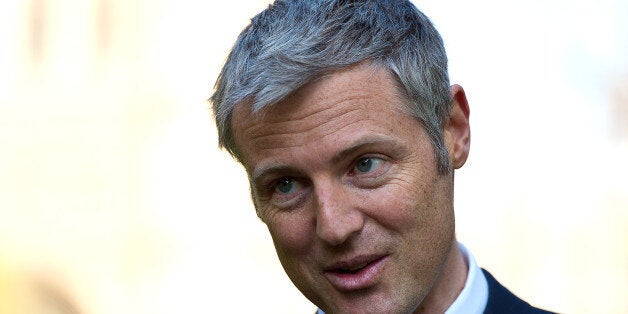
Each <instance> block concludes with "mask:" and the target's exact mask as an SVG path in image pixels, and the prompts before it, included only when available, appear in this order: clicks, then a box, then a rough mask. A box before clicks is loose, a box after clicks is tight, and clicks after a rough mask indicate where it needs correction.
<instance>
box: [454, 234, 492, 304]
mask: <svg viewBox="0 0 628 314" xmlns="http://www.w3.org/2000/svg"><path fill="white" fill-rule="evenodd" d="M458 248H460V252H461V253H462V256H463V257H464V260H465V262H466V263H467V266H468V267H469V272H468V273H467V280H466V281H465V283H464V288H462V291H460V294H458V297H457V298H456V300H454V303H452V304H451V305H450V306H449V308H448V309H447V311H445V314H463V313H464V314H466V313H469V314H471V313H483V312H484V308H486V303H487V302H488V282H486V277H484V273H483V272H482V269H480V267H479V266H478V264H477V263H476V262H475V258H473V254H471V252H470V251H469V250H468V249H467V248H466V247H465V246H464V245H463V244H462V243H460V242H458Z"/></svg>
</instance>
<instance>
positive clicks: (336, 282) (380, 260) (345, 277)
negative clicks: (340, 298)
mask: <svg viewBox="0 0 628 314" xmlns="http://www.w3.org/2000/svg"><path fill="white" fill-rule="evenodd" d="M387 257H388V255H367V256H359V257H356V258H353V259H350V260H347V261H342V262H339V263H336V264H333V265H332V266H331V267H328V268H326V269H325V271H324V275H325V278H327V280H328V281H329V282H330V283H331V284H332V285H333V286H334V287H335V288H336V289H338V290H340V291H353V290H360V289H364V288H368V287H370V286H373V285H374V284H375V283H376V282H377V279H378V277H379V275H380V274H381V273H382V271H383V269H384V264H385V263H386V260H387ZM364 263H367V264H366V266H364V267H363V268H362V269H360V270H358V271H356V272H343V271H341V269H342V268H352V267H355V266H356V265H360V264H364Z"/></svg>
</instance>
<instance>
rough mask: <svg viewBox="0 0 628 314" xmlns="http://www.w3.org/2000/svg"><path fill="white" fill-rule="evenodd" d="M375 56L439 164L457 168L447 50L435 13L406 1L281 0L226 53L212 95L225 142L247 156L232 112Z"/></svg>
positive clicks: (264, 104) (272, 99) (260, 105)
mask: <svg viewBox="0 0 628 314" xmlns="http://www.w3.org/2000/svg"><path fill="white" fill-rule="evenodd" d="M363 61H369V62H372V63H373V64H376V65H380V66H383V67H384V68H386V69H388V70H389V71H390V72H391V73H393V74H394V75H393V76H394V77H395V79H396V80H397V83H398V85H399V87H400V88H399V89H400V91H401V92H402V93H403V94H404V96H405V98H406V99H407V101H408V104H407V105H408V107H409V109H410V112H411V113H412V115H414V116H415V117H416V118H417V119H418V120H419V121H420V123H421V124H422V125H423V128H424V129H425V130H426V132H427V134H428V136H429V138H430V140H431V142H432V145H433V147H434V152H435V157H436V160H437V161H438V171H439V173H441V174H446V173H449V172H450V171H451V165H450V162H449V154H448V153H447V148H446V147H445V144H444V139H443V127H444V124H445V123H446V121H447V118H448V116H449V111H450V110H451V96H450V92H449V88H450V86H449V77H448V74H447V55H446V53H445V47H444V44H443V41H442V39H441V37H440V35H439V34H438V31H436V29H435V28H434V26H433V25H432V23H431V22H430V20H429V19H428V18H427V17H426V16H425V15H424V14H423V13H421V12H420V11H419V10H418V9H417V8H416V7H415V6H414V5H413V4H412V3H410V2H409V1H407V0H362V1H359V0H354V1H351V0H277V1H275V3H273V4H271V5H270V6H269V7H268V8H267V9H266V10H264V11H262V12H261V13H259V14H258V15H257V16H255V17H254V18H253V19H252V20H251V24H250V25H248V26H247V27H246V28H245V29H244V30H243V31H242V33H240V36H239V37H238V40H237V41H236V43H235V45H234V47H233V49H232V51H231V53H230V54H229V56H228V57H227V61H226V62H225V65H224V67H223V68H222V71H221V73H220V75H219V76H218V79H217V81H216V85H215V92H214V94H213V95H212V96H211V98H210V101H211V102H212V105H213V110H214V114H215V118H216V125H217V127H218V142H219V146H220V147H222V148H225V149H226V150H227V151H228V152H229V153H230V154H231V155H232V156H234V157H235V158H236V159H238V160H239V161H240V162H243V160H242V158H241V157H242V156H240V154H239V153H238V149H237V146H236V143H235V140H234V135H233V130H232V126H231V118H232V116H233V111H234V108H235V106H236V105H238V104H241V103H247V105H249V104H250V105H251V106H252V109H253V112H257V111H259V110H260V109H263V108H265V107H267V106H270V105H272V104H275V103H277V102H279V101H281V100H282V99H283V98H285V97H286V96H288V95H289V94H291V93H293V92H294V91H296V90H297V89H299V88H300V87H302V86H303V85H305V84H307V83H308V82H311V81H312V80H314V79H316V78H318V77H320V76H322V75H325V74H330V73H333V72H334V71H338V70H340V69H342V68H345V67H348V66H351V65H354V64H357V63H359V62H363Z"/></svg>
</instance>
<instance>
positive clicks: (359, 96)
mask: <svg viewBox="0 0 628 314" xmlns="http://www.w3.org/2000/svg"><path fill="white" fill-rule="evenodd" d="M356 67H357V66H356ZM356 67H351V68H348V69H347V70H342V71H338V72H335V73H332V74H330V75H328V76H324V77H320V78H319V79H317V80H315V81H312V82H310V83H309V84H306V85H305V86H303V87H302V88H300V89H298V90H297V91H295V92H294V93H293V94H291V95H289V96H288V97H286V98H285V99H284V100H282V101H280V102H278V103H276V104H274V105H272V106H270V107H267V108H264V109H262V110H260V111H258V112H253V111H252V108H251V106H250V105H247V104H244V103H242V104H240V105H238V106H236V108H235V112H234V115H233V118H232V126H233V128H232V129H233V131H234V135H235V137H236V143H238V142H239V143H240V144H241V143H243V140H245V141H247V142H248V143H249V145H248V147H247V148H248V149H246V150H248V151H249V153H253V151H254V152H255V153H262V152H263V151H265V150H267V149H282V148H293V147H297V146H302V145H307V144H310V143H312V142H315V141H317V140H320V139H323V138H326V137H327V136H329V135H331V134H333V133H334V132H337V131H340V130H344V129H346V128H348V127H351V125H355V124H356V123H359V122H361V121H368V120H370V119H371V118H372V117H373V116H374V115H378V112H375V111H372V110H373V109H371V108H373V107H375V108H380V110H381V106H379V104H377V103H375V102H378V101H379V102H381V101H385V102H386V103H389V104H393V103H402V102H403V101H399V100H401V98H402V97H400V95H399V93H398V88H397V86H396V83H395V80H394V78H393V77H392V74H391V73H390V72H389V71H388V70H386V69H383V68H381V67H379V66H370V65H368V66H362V67H364V68H365V70H364V71H360V72H359V74H358V75H354V76H352V77H351V79H349V80H348V79H347V77H346V76H342V74H343V73H342V72H344V71H348V70H352V69H355V68H356ZM335 74H337V75H335ZM338 90H340V92H338ZM374 93H375V94H378V97H374ZM387 109H390V110H395V111H405V110H404V108H400V106H388V107H387ZM365 112H366V115H365V114H364V113H365ZM236 122H237V124H236ZM240 148H243V147H240ZM242 153H243V155H247V153H246V152H245V151H242ZM243 157H244V156H243ZM245 159H246V158H245Z"/></svg>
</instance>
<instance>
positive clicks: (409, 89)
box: [211, 0, 543, 313]
mask: <svg viewBox="0 0 628 314" xmlns="http://www.w3.org/2000/svg"><path fill="white" fill-rule="evenodd" d="M211 101H212V102H213V109H214V113H215V115H216V123H217V126H218V131H219V142H220V145H221V146H222V147H224V148H226V149H227V150H228V151H229V152H230V153H231V154H232V155H233V156H234V157H235V158H237V159H238V161H240V162H241V163H242V165H243V166H244V167H245V169H246V171H247V174H248V176H249V181H250V187H251V193H252V198H253V202H254V204H255V208H256V210H257V214H258V216H259V217H260V219H261V220H262V221H263V222H264V223H266V225H267V226H268V230H269V231H270V234H271V236H272V239H273V242H274V244H275V248H276V250H277V254H278V256H279V259H280V261H281V263H282V265H283V267H284V269H285V271H286V273H287V274H288V276H289V277H290V279H291V280H292V282H293V283H294V284H295V285H296V287H297V288H298V289H299V290H300V291H301V292H302V293H303V294H304V295H305V296H306V297H307V298H308V299H309V300H311V301H312V302H313V303H314V304H316V305H317V306H318V307H319V308H320V309H319V312H327V313H349V312H354V313H366V312H371V313H413V312H414V313H423V312H424V313H443V312H447V313H482V312H485V313H535V312H543V311H541V310H538V309H535V308H533V307H531V306H530V305H529V304H527V303H526V302H524V301H521V300H520V299H518V298H517V297H515V296H514V295H513V294H511V293H510V292H509V291H508V290H506V289H505V288H504V287H502V286H501V285H500V284H499V283H498V282H497V281H495V279H494V278H493V277H492V276H491V275H490V274H489V273H488V272H485V271H483V270H481V269H480V268H479V267H478V266H477V264H476V263H475V260H474V259H473V256H472V255H471V254H470V253H469V252H468V251H467V250H466V249H465V248H464V247H463V246H462V245H459V244H458V242H457V241H456V238H455V228H454V209H453V184H454V169H458V168H460V167H462V165H464V163H465V161H466V159H467V156H468V154H469V146H470V129H469V106H468V103H467V99H466V97H465V93H464V90H463V89H462V87H460V86H458V85H453V86H450V85H449V79H448V73H447V57H446V54H445V50H444V47H443V42H442V40H441V38H440V35H439V34H438V32H437V31H436V30H435V29H434V27H433V26H432V24H431V23H430V21H429V20H428V18H427V17H425V16H424V15H423V14H422V13H421V12H419V11H418V10H417V9H416V8H415V7H414V6H413V5H412V4H411V3H409V2H408V1H404V0H380V1H376V0H372V1H341V0H314V1H311V0H288V1H276V2H275V3H274V4H273V5H271V6H270V7H269V8H268V9H266V10H265V11H263V12H262V13H260V14H259V15H257V16H256V17H254V18H253V19H252V21H251V25H249V26H248V27H247V28H246V29H245V30H244V31H243V32H242V33H241V34H240V36H239V38H238V40H237V42H236V44H235V46H234V48H233V50H232V52H231V54H230V55H229V57H228V59H227V61H226V63H225V65H224V68H223V69H222V72H221V74H220V76H219V78H218V81H217V83H216V90H215V93H214V95H213V96H212V98H211Z"/></svg>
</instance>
